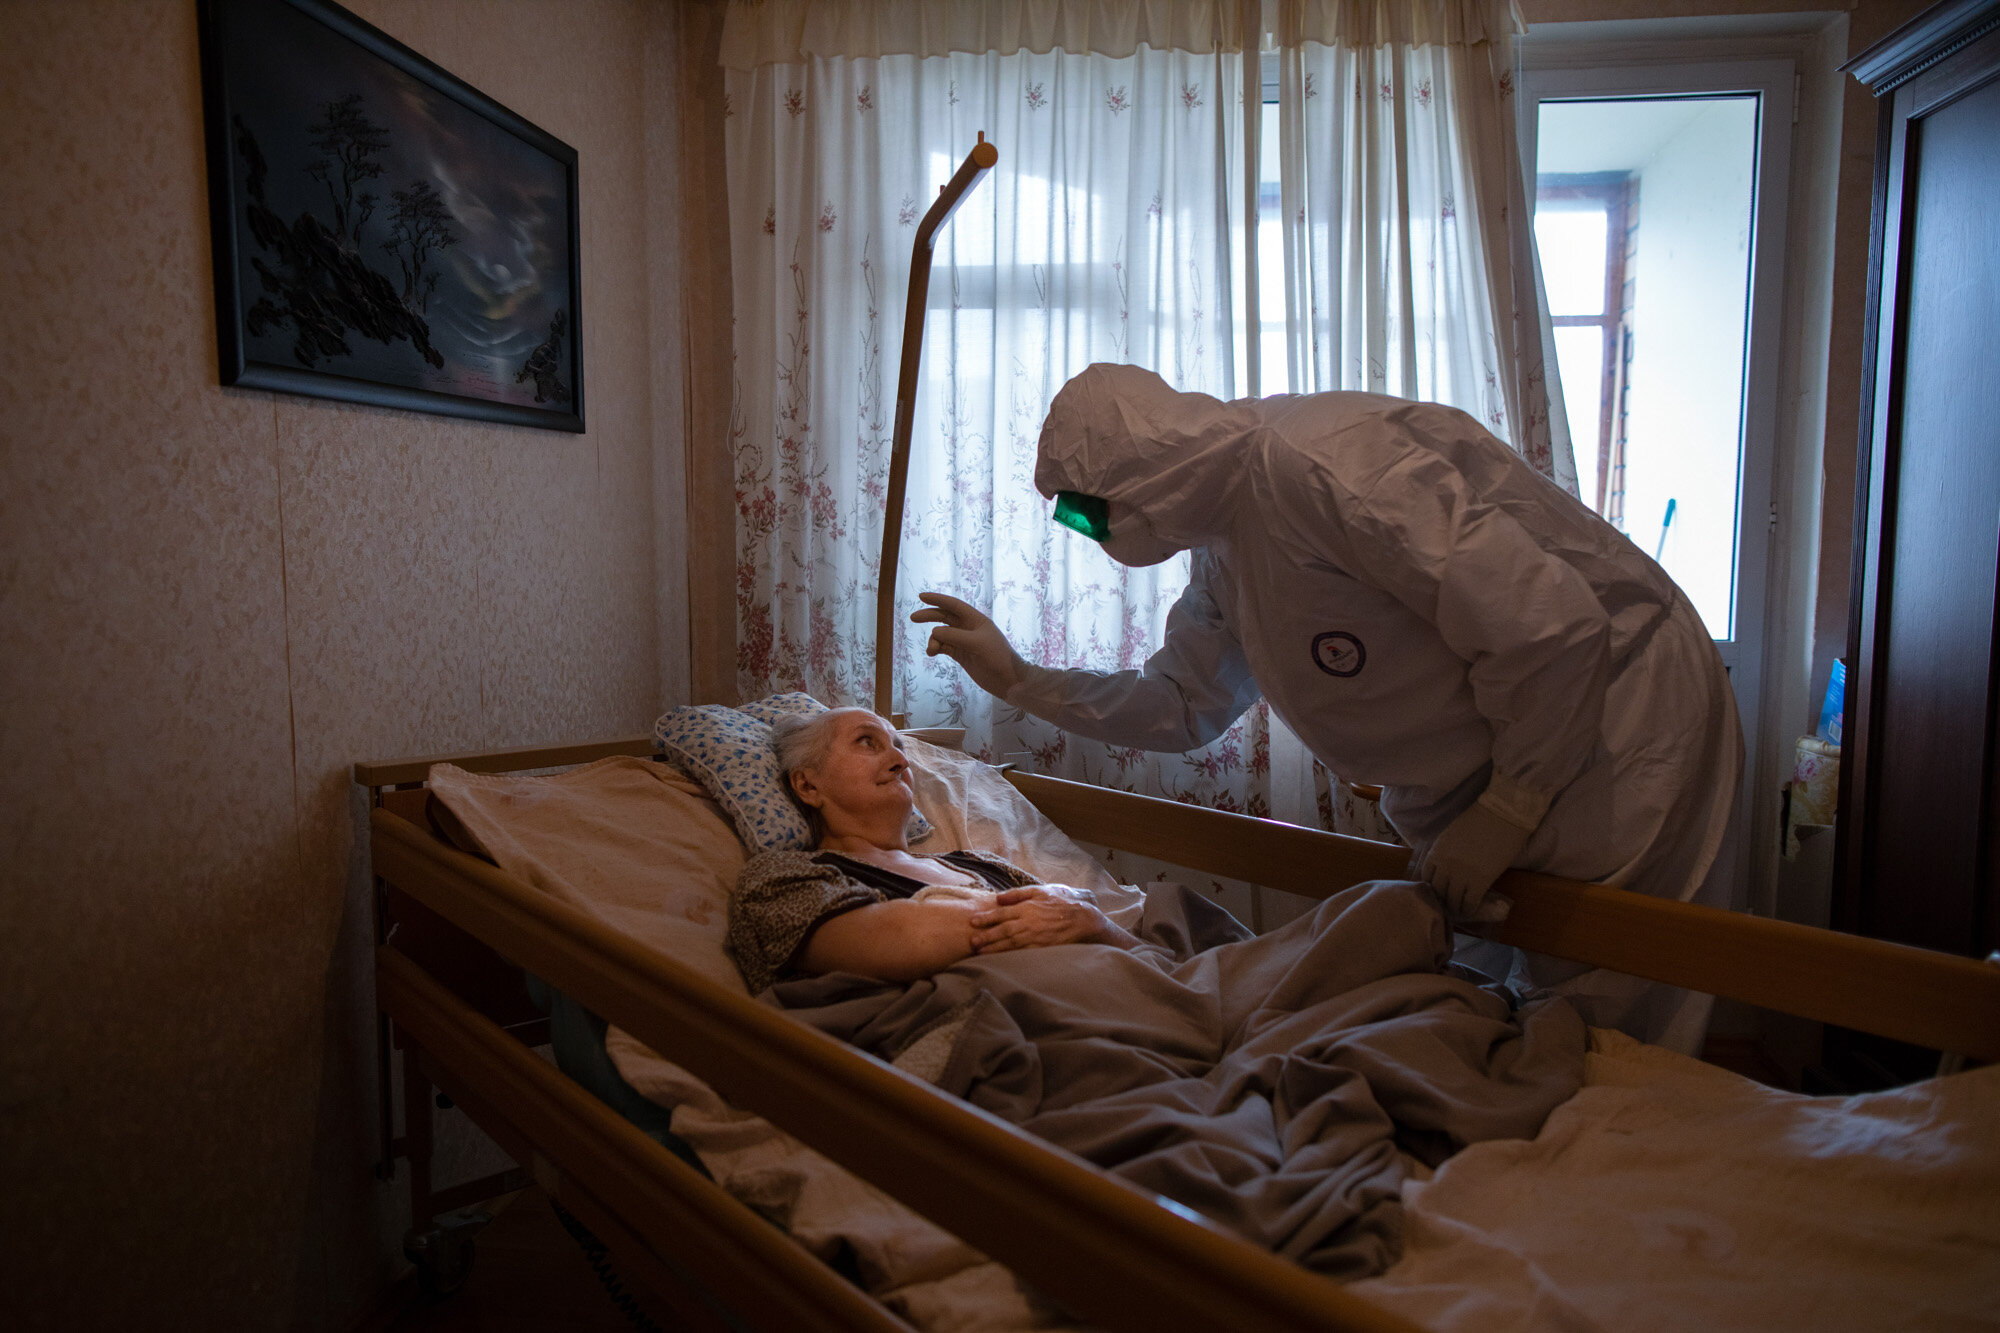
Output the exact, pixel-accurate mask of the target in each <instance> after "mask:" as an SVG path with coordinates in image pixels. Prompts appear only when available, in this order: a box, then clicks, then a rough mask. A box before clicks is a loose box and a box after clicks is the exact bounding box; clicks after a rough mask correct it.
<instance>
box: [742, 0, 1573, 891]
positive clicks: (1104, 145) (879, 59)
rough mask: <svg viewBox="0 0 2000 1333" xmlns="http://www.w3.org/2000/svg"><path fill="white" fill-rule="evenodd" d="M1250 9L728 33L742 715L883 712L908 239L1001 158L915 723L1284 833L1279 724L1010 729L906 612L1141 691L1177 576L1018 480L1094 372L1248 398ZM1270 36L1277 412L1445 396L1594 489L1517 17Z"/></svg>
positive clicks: (968, 294)
mask: <svg viewBox="0 0 2000 1333" xmlns="http://www.w3.org/2000/svg"><path fill="white" fill-rule="evenodd" d="M1254 8H1255V7H1254V6H1241V5H1237V4H1235V3H1230V2H1227V0H1225V3H1219V4H1202V3H1199V2H1198V0H1193V2H1190V3H1185V4H1175V5H1158V4H1148V3H1142V2H1141V0H1122V2H1121V0H1064V2H1061V3H1054V2H1051V0H993V3H972V2H971V0H960V2H959V3H926V4H912V3H907V2H905V0H830V2H826V3H808V0H766V3H764V4H761V5H739V6H734V7H732V9H731V11H730V14H729V17H728V22H727V26H726V28H725V34H724V63H725V64H726V65H727V66H729V68H728V70H727V74H726V86H727V90H728V106H727V109H726V110H727V117H728V118H727V121H726V127H727V129H726V132H727V155H728V156H727V165H728V182H729V210H730V244H731V269H732V273H733V281H734V284H735V326H734V331H733V346H734V355H735V402H734V406H733V411H732V414H731V424H730V444H731V449H732V453H733V456H734V459H735V464H736V504H737V516H736V529H735V541H736V574H737V579H736V592H737V607H738V618H739V622H738V628H737V641H738V685H739V688H740V690H741V691H742V694H743V695H744V697H746V698H747V697H755V696H757V695H761V694H765V693H769V692H771V691H773V690H781V689H803V690H807V691H809V692H810V693H812V694H814V695H815V696H817V697H819V698H822V699H825V700H827V701H829V702H865V701H867V700H868V699H869V697H870V695H871V692H872V671H873V660H874V652H875V643H874V594H875V588H876V585H877V577H878V571H877V569H876V567H875V565H876V561H877V553H878V552H879V549H880V541H881V519H882V504H883V495H884V491H885V488H886V478H887V468H888V451H889V443H890V422H891V419H892V416H893V411H894V406H895V394H896V370H897V355H898V352H899V348H900V338H901V333H902V311H903V305H904V299H905V292H906V284H907V278H908V268H909V255H910V245H911V240H912V237H913V235H914V230H915V226H916V223H917V221H918V219H919V218H920V217H921V216H922V214H923V211H924V210H925V209H926V208H928V207H929V204H930V201H931V200H932V199H933V198H935V196H936V194H937V190H938V187H939V186H940V185H941V184H943V182H944V181H945V180H946V179H947V178H948V177H949V175H950V174H951V172H952V171H953V170H954V169H955V168H956V167H957V165H958V163H959V162H960V161H961V160H962V159H963V157H964V155H965V154H966V153H967V152H968V151H969V150H970V148H971V147H972V145H973V143H974V141H975V135H976V133H977V132H980V131H984V132H985V133H986V135H987V137H988V138H990V139H991V140H992V141H993V142H994V143H995V144H996V145H997V146H998V148H999V150H1000V157H999V164H998V166H997V167H996V168H995V169H994V170H993V172H992V173H991V174H990V175H989V176H988V177H987V178H986V179H985V180H984V181H983V182H981V184H980V185H979V186H978V187H977V188H976V190H975V191H974V192H973V193H972V194H971V195H970V196H969V197H968V199H967V200H966V202H965V203H964V205H963V206H962V207H961V208H960V210H959V212H958V213H957V214H956V215H955V217H954V218H953V220H952V221H951V222H950V223H949V224H948V225H947V226H946V227H945V229H944V230H943V231H942V233H941V234H940V236H939V240H938V246H937V251H936V263H935V267H934V269H933V272H932V277H931V290H930V301H929V305H928V308H927V310H926V312H925V316H924V317H925V320H926V327H925V337H924V355H923V374H922V379H921V383H920V385H919V389H918V398H917V403H916V429H915V434H914V439H913V442H912V455H911V474H910V490H909V501H908V515H907V518H906V523H907V528H906V531H905V535H904V544H903V555H902V560H903V566H902V570H901V575H900V578H899V580H898V583H897V588H898V596H899V607H898V610H899V614H898V619H897V625H898V639H897V642H896V644H895V649H894V651H895V681H896V685H895V691H896V694H895V697H896V707H897V708H899V709H901V710H903V711H906V712H907V713H908V714H909V716H910V718H911V720H912V722H913V723H915V724H918V725H955V726H963V727H965V728H966V729H967V738H966V748H967V749H968V750H969V751H971V752H973V753H976V754H979V755H980V756H982V757H983V758H986V759H989V760H994V761H999V760H1004V759H1008V758H1015V759H1020V760H1024V761H1026V762H1027V763H1029V764H1031V765H1032V766H1033V767H1034V768H1036V769H1037V770H1039V771H1042V772H1047V773H1054V774H1056V775H1059V776H1065V777H1073V778H1077V779H1081V780H1084V781H1089V782H1093V783H1098V784H1101V785H1106V786H1113V787H1119V788H1124V789H1128V790H1138V791H1143V792H1147V793H1150V794H1155V795H1165V796H1170V797H1173V798H1175V799H1179V800H1183V801H1190V802H1197V803H1200V804H1204V805H1213V806H1218V807H1221V808H1224V809H1231V810H1243V811H1248V812H1251V813H1257V814H1265V813H1268V812H1269V811H1270V809H1271V790H1270V778H1269V773H1270V767H1269V756H1270V748H1269V747H1270V734H1269V727H1268V723H1267V719H1266V716H1265V711H1264V709H1263V707H1262V706H1261V705H1259V707H1258V708H1256V709H1255V710H1253V711H1252V712H1251V713H1250V714H1249V715H1247V716H1246V717H1245V718H1244V719H1243V720H1242V721H1241V722H1240V723H1239V724H1238V725H1237V726H1236V727H1234V728H1232V729H1231V730H1230V732H1229V733H1228V734H1227V735H1225V736H1224V737H1223V738H1222V739H1220V740H1219V741H1217V742H1216V743H1215V744H1213V745H1211V746H1209V747H1207V748H1206V749H1204V750H1200V751H1196V752H1194V753H1191V754H1187V755H1160V754H1148V753H1143V752H1140V751H1137V750H1123V749H1116V748H1112V747H1107V746H1103V745H1099V744H1096V743H1094V742H1089V741H1085V740H1083V739H1082V738H1079V737H1074V736H1068V735H1065V734H1063V733H1061V732H1059V731H1057V730H1056V729H1055V728H1053V727H1050V726H1048V725H1047V724H1045V723H1043V722H1041V721H1039V720H1037V719H1035V718H1032V717H1027V716H1025V715H1023V714H1021V713H1020V712H1019V711H1018V710H1012V709H1008V708H1006V707H1005V706H1004V705H1001V704H999V703H998V702H997V701H995V700H993V699H992V698H990V697H989V696H987V695H986V694H985V693H983V692H982V691H980V690H979V689H977V688H976V687H974V686H972V685H970V683H969V682H968V681H967V680H966V679H965V677H964V675H963V674H962V673H961V672H960V671H959V670H958V668H957V667H956V666H955V665H953V664H952V663H951V662H950V661H949V659H945V658H937V659H930V658H926V657H925V656H924V654H923V641H924V636H923V634H922V632H921V631H920V628H919V627H916V626H911V625H909V624H908V623H907V620H906V619H904V617H906V616H907V614H908V612H909V611H910V610H911V609H913V608H914V607H915V606H916V605H917V603H916V594H917V593H918V592H919V591H923V590H927V589H935V590H938V591H942V592H947V593H951V594H953V595H955V596H959V597H962V598H964V599H965V600H966V601H969V602H971V603H973V604H974V605H976V606H980V607H984V608H987V609H988V610H989V611H990V612H991V614H992V615H993V617H994V619H995V620H996V621H998V622H999V624H1000V626H1001V628H1002V629H1003V630H1005V631H1006V633H1007V635H1008V637H1009V638H1010V639H1012V640H1013V642H1014V644H1015V646H1016V647H1017V648H1018V649H1019V650H1020V652H1021V653H1022V654H1023V655H1024V656H1026V657H1028V658H1029V659H1030V660H1033V661H1037V662H1042V663H1045V664H1048V665H1063V666H1081V667H1093V668H1098V669H1121V668H1125V667H1130V666H1135V665H1137V664H1139V663H1140V662H1142V661H1143V660H1144V659H1145V658H1146V657H1147V656H1148V655H1149V654H1150V652H1151V651H1152V649H1153V648H1154V647H1155V646H1156V645H1157V644H1158V642H1159V639H1160V635H1161V633H1162V631H1163V627H1164V622H1165V617H1166V611H1167V608H1168V607H1169V606H1170V605H1171V604H1172V602H1173V600H1174V599H1175V597H1177V596H1178V595H1179V593H1180V591H1181V588H1182V587H1183V586H1184V584H1185V582H1186V577H1187V572H1186V563H1185V560H1184V559H1183V560H1180V561H1175V562H1171V563H1170V564H1168V565H1164V566H1161V567H1158V568H1155V569H1147V570H1131V569H1126V568H1124V567H1122V566H1119V565H1117V564H1115V563H1113V562H1112V561H1110V560H1109V559H1108V558H1106V557H1105V556H1104V555H1103V553H1102V552H1101V551H1099V550H1098V549H1097V548H1096V547H1095V546H1094V545H1092V544H1091V543H1090V542H1088V541H1086V540H1084V539H1082V538H1080V537H1077V536H1075V535H1074V534H1071V533H1069V532H1068V531H1067V530H1065V529H1061V528H1058V527H1056V526H1054V525H1053V524H1052V523H1051V522H1050V520H1049V517H1048V509H1049V506H1048V504H1047V502H1046V501H1044V500H1043V499H1042V498H1041V497H1040V496H1039V495H1038V494H1036V492H1035V490H1034V487H1033V485H1032V481H1031V477H1032V472H1033V468H1034V458H1035V448H1036V441H1037V437H1038V435H1039V432H1040V428H1041V421H1042V418H1043V416H1044V415H1045V413H1046V411H1047V408H1048V403H1049V400H1050V399H1051V398H1052V397H1053V396H1054V394H1055V392H1056V391H1057V390H1058V389H1059V388H1061V386H1062V385H1063V383H1064V382H1065V381H1066V380H1067V379H1068V378H1069V377H1070V376H1071V375H1073V374H1075V373H1076V372H1077V371H1079V370H1081V369H1083V368H1084V367H1085V366H1086V365H1088V364H1090V363H1091V362H1093V361H1126V362H1133V363H1136V364H1139V365H1144V366H1149V367H1151V368H1153V369H1155V370H1157V371H1159V372H1160V373H1161V374H1162V375H1163V376H1165V378H1166V379H1167V380H1168V381H1169V382H1170V383H1172V384H1174V385H1175V386H1176V387H1179V388H1182V389H1189V390H1199V391H1202V392H1206V393H1211V394H1215V395H1217V396H1219V397H1224V398H1228V397H1233V396H1236V395H1238V394H1240V393H1242V392H1245V391H1247V390H1246V384H1245V381H1244V379H1243V375H1242V368H1241V366H1240V365H1239V364H1238V363H1237V358H1238V356H1239V355H1240V351H1239V349H1240V348H1241V346H1242V336H1241V332H1240V327H1241V322H1242V314H1243V311H1244V309H1245V302H1244V292H1245V282H1246V273H1247V270H1246V256H1245V254H1244V245H1243V239H1244V231H1243V211H1244V209H1243V198H1242V189H1243V164H1242V158H1241V153H1242V149H1243V144H1244V126H1243V124H1242V115H1243V81H1242V73H1243V58H1242V54H1241V36H1240V33H1239V32H1237V31H1235V30H1233V28H1232V24H1233V23H1234V22H1236V21H1237V20H1238V19H1239V18H1240V16H1241V15H1242V14H1243V13H1244V12H1245V11H1246V9H1250V10H1254ZM1274 13H1275V14H1276V16H1277V29H1276V36H1277V38H1278V43H1279V45H1278V56H1277V59H1278V61H1279V70H1280V72H1279V81H1280V104H1281V120H1282V128H1281V133H1280V150H1281V153H1280V155H1281V159H1282V161H1283V164H1284V165H1283V171H1282V175H1283V180H1284V184H1283V191H1282V201H1283V210H1284V217H1285V221H1286V227H1285V243H1286V250H1285V253H1286V264H1285V270H1286V272H1285V279H1286V284H1285V285H1286V291H1287V302H1286V312H1285V313H1286V317H1287V321H1288V334H1289V343H1290V346H1291V354H1292V357H1293V365H1292V382H1293V383H1295V384H1301V385H1304V386H1307V387H1310V388H1361V389H1371V390H1375V391H1378V392H1389V393H1397V394H1404V395H1408V396H1411V397H1421V398H1429V399H1434V400H1438V401H1443V402H1447V403H1452V404H1454V405H1456V406H1459V407H1462V408H1465V409H1466V410H1468V411H1471V412H1473V413H1474V414H1475V415H1476V416H1478V417H1480V418H1481V419H1482V420H1484V421H1485V422H1486V423H1487V424H1488V425H1489V426H1490V427H1491V428H1493V429H1494V430H1495V432H1496V433H1498V434H1500V435H1501V436H1502V437H1503V438H1506V439H1509V440H1510V441H1511V442H1512V443H1514V444H1515V445H1516V447H1518V448H1521V449H1522V450H1523V452H1524V453H1526V454H1527V455H1528V456H1529V457H1530V458H1532V459H1534V460H1535V461H1536V462H1537V464H1538V465H1539V466H1541V467H1542V469H1543V470H1544V471H1545V472H1547V473H1548V474H1550V475H1551V476H1554V477H1556V478H1557V479H1558V480H1559V481H1560V480H1565V479H1567V481H1568V484H1569V485H1571V486H1572V487H1573V486H1574V480H1573V473H1574V469H1573V467H1572V466H1570V465H1569V459H1568V449H1567V441H1566V439H1565V438H1563V437H1562V434H1561V431H1560V424H1561V423H1560V421H1557V422H1556V423H1555V433H1553V434H1552V433H1551V422H1550V419H1549V412H1548V406H1547V404H1548V394H1547V390H1546V386H1545V385H1544V384H1543V383H1542V371H1541V366H1542V362H1543V359H1544V356H1543V352H1542V343H1541V339H1540V337H1539V333H1538V310H1537V306H1536V303H1535V300H1534V280H1533V274H1534V268H1533V251H1532V247H1531V244H1530V241H1529V232H1528V230H1527V223H1528V218H1527V214H1526V211H1525V202H1524V191H1523V189H1522V187H1521V183H1520V181H1519V172H1518V167H1517V166H1516V165H1514V164H1515V163H1516V161H1517V159H1516V157H1515V155H1514V150H1513V146H1512V133H1513V129H1512V121H1511V115H1512V111H1511V105H1510V104H1509V101H1508V98H1509V94H1510V93H1511V74H1510V66H1509V61H1510V60H1511V53H1510V51H1509V49H1508V42H1507V40H1506V39H1507V37H1508V36H1509V34H1510V33H1511V27H1510V26H1509V25H1508V24H1507V22H1506V21H1505V20H1506V17H1507V7H1506V5H1505V3H1504V0H1502V2H1501V3H1499V4H1495V3H1493V2H1492V0H1418V2H1417V3H1414V4H1411V5H1392V6H1383V5H1379V4H1375V3H1372V0H1371V2H1368V3H1361V2H1358V0H1311V2H1308V0H1284V2H1283V3H1281V4H1279V5H1277V6H1276V7H1275V9H1274ZM1496 16H1497V17H1496ZM1149 25H1150V26H1149ZM1517 312H1524V313H1525V319H1526V323H1525V324H1524V325H1522V327H1525V328H1526V329H1527V330H1528V333H1527V334H1526V335H1522V334H1518V333H1517V332H1516V326H1517ZM1270 313H1271V312H1270V311H1269V310H1268V308H1267V309H1266V311H1265V312H1264V314H1265V316H1266V317H1269V315H1270ZM1524 349H1525V350H1524ZM1267 382H1268V380H1267ZM912 631H918V632H912ZM1281 739H1282V738H1281ZM1294 796H1295V797H1296V799H1288V800H1287V801H1286V805H1287V807H1288V808H1292V807H1295V806H1302V807H1303V808H1305V809H1311V808H1313V807H1314V806H1315V805H1317V807H1318V809H1319V810H1320V812H1321V818H1322V822H1326V820H1328V819H1329V818H1331V810H1332V808H1334V807H1335V806H1337V801H1336V800H1334V799H1333V796H1334V794H1333V793H1328V792H1326V791H1325V790H1322V792H1321V793H1319V799H1318V800H1317V801H1316V802H1315V801H1314V799H1313V796H1312V794H1310V793H1305V792H1303V791H1302V792H1300V793H1295V794H1294ZM1225 900H1226V901H1227V900H1228V899H1227V898H1226V899H1225ZM1231 906H1232V907H1234V908H1238V909H1242V908H1244V907H1245V906H1246V904H1245V903H1238V902H1232V903H1231ZM1242 914H1243V915H1245V916H1246V917H1248V916H1251V915H1252V914H1253V913H1252V912H1251V911H1248V910H1245V911H1243V913H1242ZM1255 915H1257V916H1259V917H1261V916H1262V915H1263V913H1262V911H1261V907H1258V909H1257V911H1256V912H1255Z"/></svg>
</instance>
